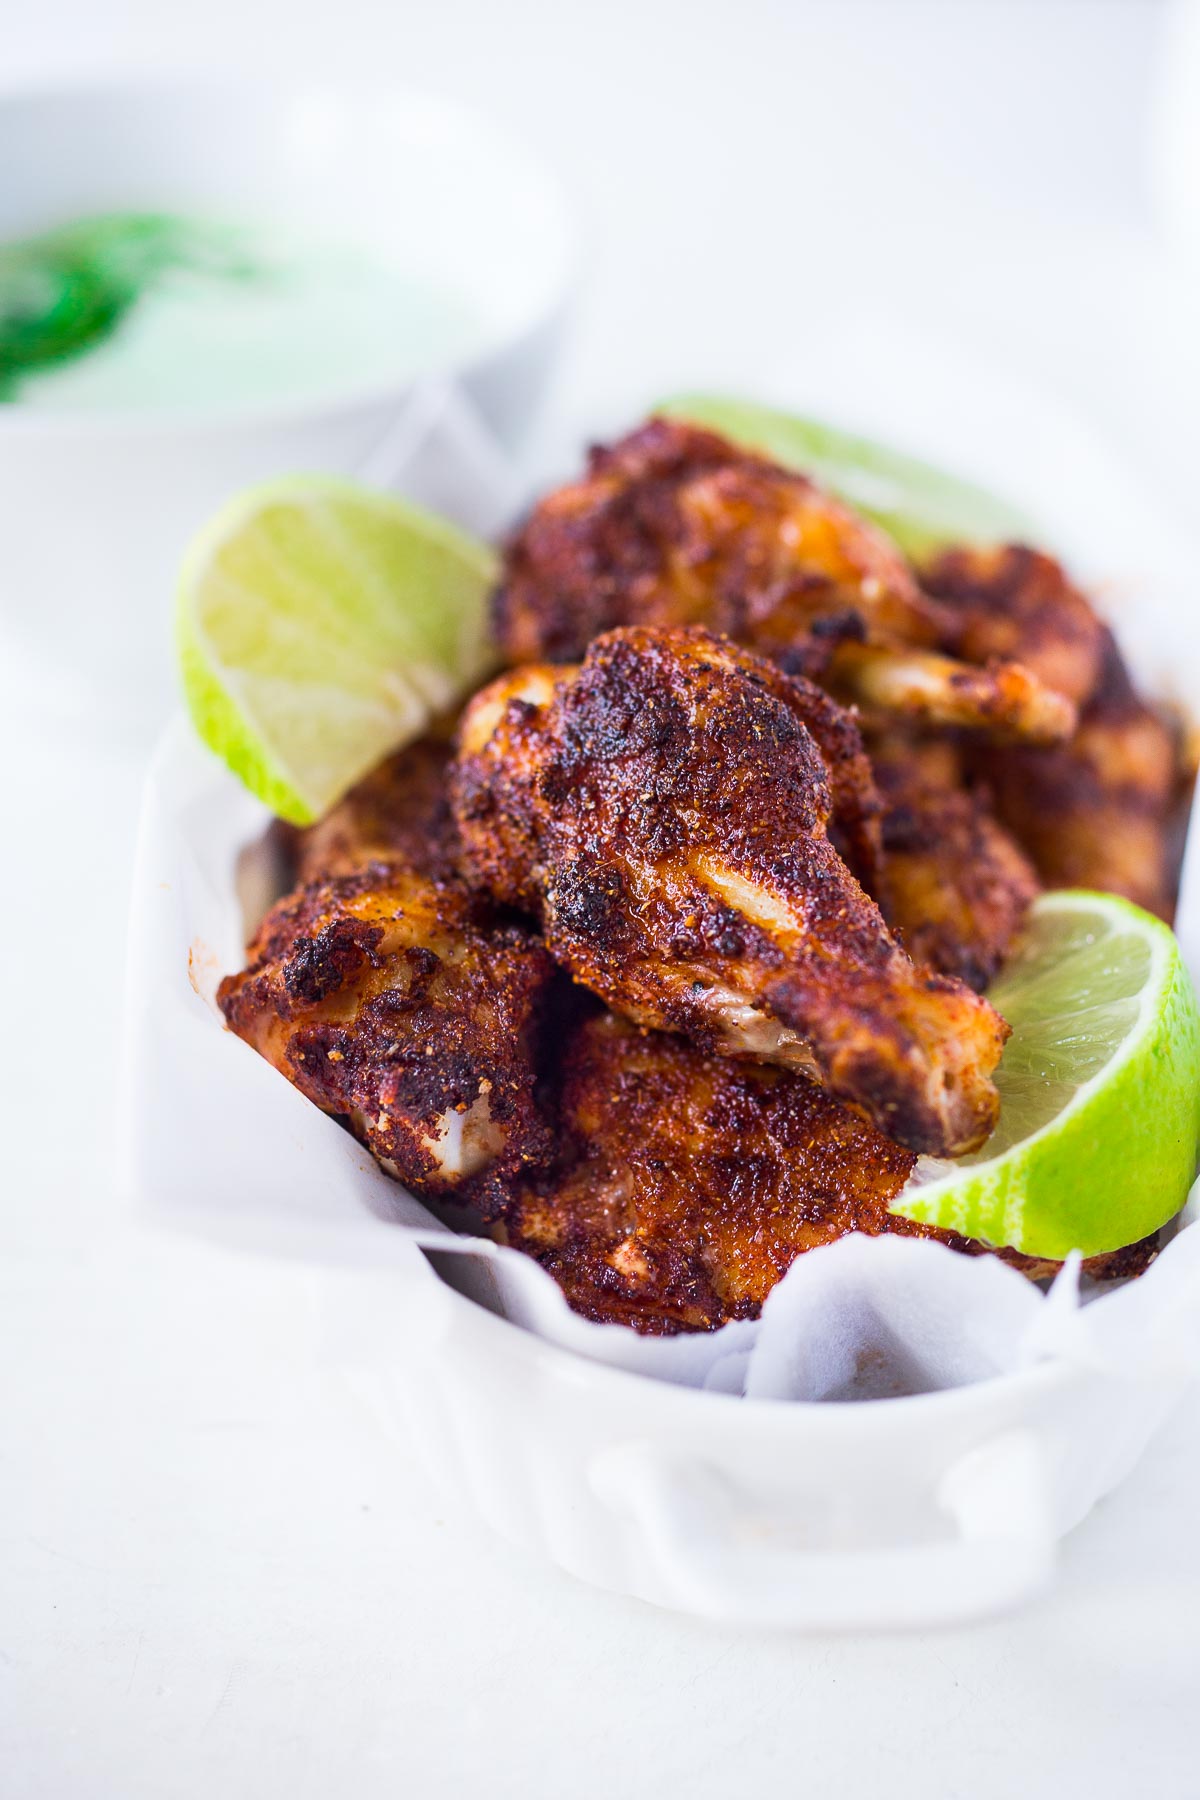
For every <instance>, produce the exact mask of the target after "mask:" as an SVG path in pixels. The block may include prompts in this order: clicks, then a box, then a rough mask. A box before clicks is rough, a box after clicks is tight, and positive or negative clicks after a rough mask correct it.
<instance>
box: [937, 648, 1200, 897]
mask: <svg viewBox="0 0 1200 1800" xmlns="http://www.w3.org/2000/svg"><path fill="white" fill-rule="evenodd" d="M973 760H974V762H975V765H976V767H977V768H978V770H979V772H980V773H981V775H982V776H983V777H984V778H985V779H986V781H987V782H988V784H989V786H990V788H991V790H992V792H993V794H994V796H995V802H996V811H997V813H998V815H999V817H1000V818H1001V820H1002V821H1003V822H1004V824H1005V825H1006V826H1007V827H1008V829H1009V830H1010V831H1011V832H1012V834H1013V835H1014V837H1016V839H1017V840H1018V842H1019V843H1020V844H1021V845H1022V847H1023V848H1024V849H1025V850H1026V851H1027V852H1028V854H1029V855H1030V857H1031V858H1032V860H1033V862H1034V864H1035V865H1036V867H1037V870H1038V873H1039V874H1040V875H1041V877H1042V880H1043V881H1044V882H1045V883H1046V884H1047V886H1049V887H1086V888H1099V889H1101V890H1103V891H1104V892H1106V893H1112V894H1122V895H1124V897H1125V898H1126V899H1127V900H1133V901H1136V902H1137V904H1138V905H1139V906H1144V907H1146V908H1147V909H1148V910H1149V911H1150V912H1153V913H1157V914H1158V916H1159V917H1160V918H1162V919H1165V920H1166V921H1167V923H1168V924H1170V922H1171V921H1172V920H1173V918H1174V916H1175V902H1176V899H1177V897H1178V891H1179V870H1180V864H1181V861H1182V855H1183V835H1184V830H1185V827H1186V819H1187V813H1188V811H1189V808H1190V801H1191V789H1192V782H1193V776H1194V771H1193V769H1192V767H1191V766H1190V764H1189V761H1188V758H1187V755H1186V752H1185V747H1184V743H1183V734H1182V732H1181V730H1180V728H1179V726H1178V725H1177V724H1176V723H1175V722H1174V721H1173V720H1171V719H1170V718H1169V717H1167V716H1166V715H1165V714H1164V713H1162V712H1160V711H1159V710H1157V709H1156V708H1154V707H1152V706H1150V705H1148V704H1147V703H1146V702H1145V701H1144V700H1142V699H1141V697H1140V696H1139V694H1138V693H1137V690H1136V689H1135V688H1134V686H1133V683H1132V682H1131V681H1130V679H1129V676H1128V673H1127V672H1126V669H1125V666H1124V663H1123V662H1122V660H1121V656H1120V653H1119V651H1118V650H1117V647H1116V644H1115V642H1114V641H1113V640H1112V638H1111V636H1109V637H1108V639H1107V644H1106V655H1105V662H1104V668H1103V671H1102V674H1101V677H1100V680H1099V683H1098V685H1097V687H1096V690H1095V692H1094V693H1093V694H1092V696H1091V698H1090V699H1089V700H1088V702H1087V704H1086V705H1085V707H1084V709H1083V715H1082V718H1081V720H1080V725H1079V730H1078V731H1077V732H1076V734H1075V736H1074V737H1073V738H1072V739H1071V741H1070V743H1068V744H1064V745H1062V746H1060V747H1059V748H1058V749H1054V750H1033V749H1027V748H1025V747H1024V746H1021V747H1019V748H1017V747H1013V748H1010V749H1006V750H999V749H991V750H987V751H985V752H984V751H981V752H977V753H976V755H975V757H974V758H973Z"/></svg>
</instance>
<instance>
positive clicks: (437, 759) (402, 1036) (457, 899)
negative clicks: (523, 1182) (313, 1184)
mask: <svg viewBox="0 0 1200 1800" xmlns="http://www.w3.org/2000/svg"><path fill="white" fill-rule="evenodd" d="M444 765H445V758H444V753H441V752H435V751H434V750H433V749H431V748H430V747H429V746H420V745H419V746H415V747H414V749H412V750H409V751H405V752H403V753H401V755H400V756H397V757H393V758H389V759H388V761H387V762H386V763H385V764H383V765H382V766H381V768H380V769H379V770H377V771H376V773H375V774H374V775H373V776H371V777H369V778H368V780H367V781H366V782H365V783H362V784H361V785H360V787H359V788H357V789H355V790H354V792H353V793H352V794H351V795H349V796H348V797H347V799H346V800H344V801H343V802H342V803H341V805H340V806H339V807H337V808H335V809H334V811H333V812H332V813H331V814H330V815H329V817H328V818H327V819H326V820H324V821H322V823H321V824H320V825H317V826H315V827H313V828H311V829H310V830H309V831H307V832H304V833H301V834H300V835H299V839H298V843H297V846H296V854H297V860H298V863H299V866H300V870H301V874H302V877H307V879H303V880H302V885H301V886H300V887H299V888H298V889H297V890H296V891H295V892H294V893H292V894H290V895H288V896H287V897H286V898H285V899H283V900H281V901H280V902H279V903H278V904H277V905H276V906H275V907H273V908H272V910H271V911H270V912H269V913H268V914H267V916H266V918H265V919H264V920H263V923H262V925H261V926H260V928H259V930H258V933H257V934H256V936H255V938H254V941H253V942H252V943H251V945H250V948H249V960H248V967H247V968H246V969H245V970H244V971H243V972H242V973H241V974H240V975H232V976H228V977H227V978H226V979H225V980H224V981H223V982H222V983H221V987H220V989H219V993H218V1000H219V1003H220V1006H221V1009H222V1011H223V1013H224V1014H225V1018H226V1020H227V1022H228V1024H229V1026H230V1027H231V1029H232V1030H234V1031H235V1032H237V1034H238V1036H239V1037H242V1038H244V1039H245V1040H246V1042H247V1043H249V1044H251V1045H252V1046H253V1047H254V1049H256V1050H257V1051H259V1053H260V1054H261V1055H262V1056H264V1057H266V1059H267V1060H268V1062H270V1063H272V1064H273V1065H274V1066H275V1067H276V1068H277V1069H278V1070H279V1071H280V1072H281V1074H283V1075H286V1076H287V1078H288V1080H289V1081H291V1082H293V1083H294V1084H295V1085H296V1086H297V1087H298V1088H299V1089H300V1090H301V1092H302V1093H304V1094H306V1095H307V1096H308V1098H309V1099H310V1100H312V1101H314V1102H315V1104H316V1105H317V1106H319V1107H321V1108H322V1109H323V1110H324V1111H325V1112H328V1113H333V1114H336V1115H337V1116H338V1117H339V1118H342V1119H343V1120H345V1122H346V1123H347V1124H348V1125H349V1126H350V1128H351V1129H352V1130H353V1131H354V1132H355V1134H356V1135H357V1136H358V1137H360V1138H361V1139H362V1140H363V1142H364V1143H365V1144H367V1145H368V1147H369V1148H370V1149H371V1151H372V1152H373V1153H374V1155H375V1156H376V1157H377V1158H378V1159H379V1161H380V1162H381V1163H382V1165H383V1167H384V1168H385V1169H386V1170H387V1171H388V1172H389V1174H392V1175H395V1176H396V1177H397V1178H398V1179H399V1180H401V1181H403V1182H404V1183H405V1185H406V1186H408V1187H411V1188H412V1189H413V1190H414V1191H415V1192H417V1193H421V1194H425V1195H428V1196H431V1197H439V1196H441V1197H445V1196H447V1195H450V1194H453V1195H455V1196H456V1197H459V1198H462V1199H464V1200H470V1201H471V1202H472V1203H474V1204H475V1205H477V1206H478V1207H479V1208H480V1209H481V1210H482V1211H483V1212H484V1213H485V1214H489V1213H493V1212H494V1211H495V1209H496V1207H497V1206H498V1204H499V1203H500V1202H499V1197H500V1196H501V1195H502V1193H503V1191H504V1184H505V1183H506V1182H507V1181H508V1180H509V1179H510V1178H511V1177H512V1176H513V1175H514V1174H515V1173H516V1172H517V1171H519V1170H520V1169H522V1168H524V1167H525V1166H526V1165H527V1164H528V1163H529V1162H531V1161H538V1162H542V1161H544V1160H545V1158H546V1156H547V1155H548V1153H549V1137H548V1133H547V1127H546V1125H545V1123H544V1120H543V1118H542V1115H541V1112H540V1110H539V1107H538V1104H537V1100H536V1097H535V1089H536V1082H537V1076H538V1068H537V1056H538V1036H539V1030H540V1026H541V1020H542V1014H543V1009H544V1006H545V1004H546V1001H547V997H548V993H549V990H550V986H551V983H552V982H553V981H554V979H555V971H554V966H553V964H552V963H551V961H550V958H549V956H548V955H547V953H546V951H545V948H544V947H543V945H542V944H541V943H540V941H539V940H538V939H537V938H536V937H535V936H534V934H533V933H532V932H530V931H529V930H527V929H526V928H524V927H523V926H521V925H517V924H512V923H504V922H501V921H498V920H497V919H496V918H495V916H494V915H493V913H492V911H491V909H490V908H488V907H487V906H485V905H482V904H480V903H479V902H478V901H476V900H474V899H473V898H472V897H471V896H470V895H469V894H468V893H467V892H466V890H465V889H464V888H462V886H461V885H460V884H459V883H458V882H456V881H454V880H451V879H447V878H445V877H443V876H441V875H440V874H439V873H438V872H437V871H438V868H439V867H440V866H441V865H442V864H443V862H444V861H445V859H446V855H447V844H448V837H447V836H446V835H445V834H439V832H438V831H437V830H435V829H432V826H433V824H434V822H435V821H436V820H437V819H439V818H440V819H442V820H443V823H444V824H446V825H447V826H448V814H447V812H446V808H445V787H444ZM422 821H424V822H425V824H426V825H428V826H429V827H430V829H428V830H426V831H425V832H424V833H422ZM406 848H407V849H408V850H409V852H410V854H409V855H408V856H406V855H405V854H404V851H405V849H406ZM381 853H382V854H381ZM422 864H424V866H421V865H422ZM431 871H432V872H431Z"/></svg>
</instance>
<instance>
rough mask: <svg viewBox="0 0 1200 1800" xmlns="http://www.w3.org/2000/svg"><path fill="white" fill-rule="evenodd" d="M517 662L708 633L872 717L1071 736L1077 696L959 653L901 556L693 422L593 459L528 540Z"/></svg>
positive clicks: (512, 655) (513, 557) (517, 590)
mask: <svg viewBox="0 0 1200 1800" xmlns="http://www.w3.org/2000/svg"><path fill="white" fill-rule="evenodd" d="M494 613H495V630H496V638H497V641H498V643H499V645H500V648H501V651H502V653H503V655H504V656H505V658H506V660H507V661H508V662H510V663H514V664H519V663H526V662H541V661H549V662H563V661H569V660H573V659H575V658H576V657H579V656H582V655H583V653H584V651H585V650H586V648H587V646H588V644H589V643H590V642H591V640H592V639H593V638H594V637H596V636H598V635H599V634H600V633H602V632H604V631H608V630H610V629H612V628H613V627H615V626H623V625H649V626H655V627H660V628H669V627H676V626H686V625H702V626H704V627H706V628H707V629H708V630H709V631H713V632H719V633H721V634H723V635H724V636H726V637H730V638H732V639H733V640H734V642H735V643H738V644H742V645H745V646H746V647H747V648H748V649H751V650H754V651H756V652H757V653H758V654H759V655H762V656H766V657H769V658H770V659H771V660H772V661H774V662H777V663H779V664H780V666H781V667H783V668H785V669H787V670H789V671H792V672H799V673H802V674H805V675H809V676H811V677H812V678H813V679H815V680H817V681H820V682H821V683H822V684H823V685H824V686H826V687H828V688H829V689H830V691H831V692H833V693H834V694H835V695H836V696H837V697H838V698H839V699H842V700H845V701H847V702H857V703H861V704H862V705H863V706H865V707H867V708H869V709H871V710H872V711H873V712H877V713H882V714H884V715H886V716H889V717H893V716H899V717H902V718H909V719H913V720H916V721H920V722H924V723H928V724H933V725H956V726H962V727H965V728H969V729H974V730H978V731H980V732H982V733H984V734H986V735H988V736H995V737H999V738H1000V739H1002V740H1006V741H1007V740H1009V739H1020V740H1028V741H1032V742H1036V743H1057V742H1059V741H1060V740H1061V739H1062V738H1064V737H1065V736H1067V735H1068V734H1069V732H1070V731H1071V729H1072V727H1073V725H1074V722H1075V712H1074V707H1073V705H1072V703H1071V701H1070V700H1069V699H1068V698H1067V697H1065V696H1064V695H1063V694H1061V693H1059V692H1057V691H1055V690H1054V689H1053V688H1051V687H1049V686H1047V685H1046V684H1045V683H1044V682H1043V681H1042V680H1041V679H1040V678H1039V676H1038V675H1037V674H1036V673H1035V672H1034V671H1033V670H1030V669H1027V668H1024V667H1022V666H1020V665H1018V664H1014V663H1011V662H1008V661H1004V660H1002V659H1000V658H997V657H995V656H992V655H990V654H989V655H987V656H984V657H981V658H980V659H979V660H978V662H977V663H971V662H966V663H964V662H963V661H961V660H959V659H957V658H956V657H955V656H953V655H950V654H947V653H946V651H947V649H948V647H949V646H948V644H947V638H948V636H949V635H951V630H952V624H953V621H952V620H948V618H947V616H946V615H944V613H943V611H942V609H941V607H940V606H939V605H938V603H937V601H935V600H932V599H930V598H929V597H928V596H927V595H926V594H924V593H923V592H922V591H921V589H920V587H919V586H918V583H917V580H916V577H915V575H914V574H913V572H912V570H911V569H910V568H909V566H908V564H907V563H906V562H905V560H904V558H903V557H902V556H901V554H900V552H899V550H897V549H896V547H895V546H894V545H893V544H892V543H891V542H890V541H889V540H888V539H887V538H886V537H885V536H884V535H883V534H882V533H881V532H879V531H877V530H876V529H875V528H874V527H873V526H872V525H870V524H869V523H868V522H867V521H866V520H865V519H863V518H861V517H860V516H859V515H858V514H857V513H855V512H854V511H852V510H851V508H849V507H848V506H845V505H844V504H843V503H842V502H841V501H839V500H837V499H835V498H834V497H833V496H832V495H831V494H828V493H826V492H825V491H824V490H823V489H821V488H820V487H818V486H817V485H816V483H814V482H812V481H810V480H809V479H808V478H807V477H806V476H804V475H801V474H798V473H797V472H796V471H794V470H789V469H784V468H781V467H779V466H778V465H777V464H775V463H772V462H769V461H767V460H766V459H765V458H763V457H761V456H756V455H753V454H752V453H750V452H748V451H746V450H742V449H740V448H739V447H738V446H736V445H734V444H731V443H729V442H728V441H727V440H726V439H724V438H722V437H720V436H718V435H717V434H716V433H715V432H711V431H704V430H701V429H699V428H698V427H696V426H692V425H687V424H683V423H681V422H679V421H677V420H670V419H661V418H656V419H651V420H650V421H649V422H648V423H647V424H645V425H643V426H641V427H639V428H638V430H636V431H633V432H631V433H630V434H629V435H628V436H627V437H625V438H622V439H621V441H620V442H619V443H617V444H614V445H613V446H611V447H610V448H599V449H595V450H593V451H592V454H591V458H590V461H589V465H588V470H587V473H586V475H585V476H584V477H583V479H582V480H580V481H578V482H574V483H571V484H569V485H567V486H565V487H561V488H558V489H557V490H555V492H553V493H551V494H549V495H547V496H546V497H545V498H544V499H543V500H542V501H540V502H539V504H538V505H537V506H536V507H535V508H534V510H533V512H532V513H531V514H530V516H529V518H528V519H527V520H526V522H525V524H524V525H523V527H522V528H521V530H520V531H518V532H517V533H516V534H515V535H514V537H513V538H512V539H511V541H510V543H509V545H508V548H507V553H506V558H505V568H504V575H503V578H502V580H501V583H500V586H499V588H498V590H497V594H496V598H495V607H494Z"/></svg>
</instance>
